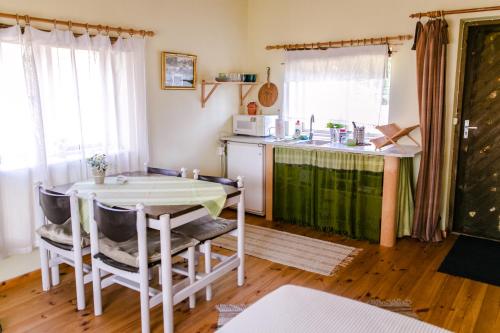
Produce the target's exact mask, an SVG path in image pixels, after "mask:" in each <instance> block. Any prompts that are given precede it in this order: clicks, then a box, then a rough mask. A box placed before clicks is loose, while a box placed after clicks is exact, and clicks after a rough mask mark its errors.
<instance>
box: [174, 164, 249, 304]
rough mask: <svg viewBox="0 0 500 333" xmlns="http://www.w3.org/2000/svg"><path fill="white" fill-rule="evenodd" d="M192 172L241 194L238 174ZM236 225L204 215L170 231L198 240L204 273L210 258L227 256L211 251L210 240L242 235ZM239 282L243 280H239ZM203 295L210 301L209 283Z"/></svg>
mask: <svg viewBox="0 0 500 333" xmlns="http://www.w3.org/2000/svg"><path fill="white" fill-rule="evenodd" d="M193 173H194V179H198V180H203V181H208V182H213V183H219V184H222V185H227V186H232V187H235V188H238V189H239V190H240V191H241V192H242V194H241V195H242V196H243V190H244V189H243V178H242V177H240V176H238V178H237V180H232V179H228V178H222V177H214V176H203V175H200V171H199V170H198V169H195V170H193ZM241 200H243V199H241ZM237 225H238V224H237V221H236V220H229V219H224V218H221V217H217V218H216V219H213V218H212V217H210V216H205V217H203V218H200V219H198V220H196V221H193V222H190V223H188V224H185V225H183V226H180V227H178V228H175V229H173V230H172V232H173V233H178V234H181V235H184V236H186V237H190V238H194V239H196V240H198V241H199V242H200V245H199V246H198V251H199V252H201V253H203V254H204V261H205V274H209V273H210V272H211V271H212V269H213V267H212V259H216V260H218V261H219V262H223V261H224V260H225V259H227V258H228V257H227V256H224V255H221V254H218V253H214V252H212V240H213V239H214V238H217V237H219V236H222V235H225V234H231V235H234V236H237V237H238V236H242V235H239V234H238V228H237ZM198 277H199V278H203V275H198ZM241 283H243V282H242V281H241ZM205 296H206V300H207V301H210V300H211V299H212V285H211V284H209V285H208V286H207V287H206V292H205Z"/></svg>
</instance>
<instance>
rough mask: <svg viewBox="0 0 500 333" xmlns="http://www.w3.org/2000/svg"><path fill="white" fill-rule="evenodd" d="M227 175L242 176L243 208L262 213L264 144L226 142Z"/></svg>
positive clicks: (263, 210) (234, 177)
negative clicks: (243, 189)
mask: <svg viewBox="0 0 500 333" xmlns="http://www.w3.org/2000/svg"><path fill="white" fill-rule="evenodd" d="M227 175H228V177H229V178H231V179H236V177H238V176H242V177H243V181H244V187H245V210H246V211H248V212H251V213H255V214H260V215H264V213H265V206H264V204H265V201H264V190H265V189H264V145H261V144H251V143H240V142H228V143H227Z"/></svg>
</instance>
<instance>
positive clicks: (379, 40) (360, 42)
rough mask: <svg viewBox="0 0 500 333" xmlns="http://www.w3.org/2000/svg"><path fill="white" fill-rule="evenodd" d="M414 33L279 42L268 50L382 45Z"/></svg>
mask: <svg viewBox="0 0 500 333" xmlns="http://www.w3.org/2000/svg"><path fill="white" fill-rule="evenodd" d="M412 38H413V36H412V35H398V36H385V37H376V38H363V39H348V40H338V41H331V42H317V43H299V44H279V45H268V46H266V50H278V49H285V50H286V51H295V50H326V49H329V48H335V47H344V46H365V45H382V44H392V43H391V42H394V41H400V42H401V41H405V40H410V39H412Z"/></svg>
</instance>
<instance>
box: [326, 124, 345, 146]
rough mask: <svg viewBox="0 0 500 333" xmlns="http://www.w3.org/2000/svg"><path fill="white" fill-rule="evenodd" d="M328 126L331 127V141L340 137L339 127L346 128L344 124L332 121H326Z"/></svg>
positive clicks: (336, 140) (335, 140)
mask: <svg viewBox="0 0 500 333" xmlns="http://www.w3.org/2000/svg"><path fill="white" fill-rule="evenodd" d="M326 128H329V129H330V141H331V142H338V141H339V139H340V136H339V129H340V128H344V125H343V124H337V123H333V122H331V121H330V122H328V123H326Z"/></svg>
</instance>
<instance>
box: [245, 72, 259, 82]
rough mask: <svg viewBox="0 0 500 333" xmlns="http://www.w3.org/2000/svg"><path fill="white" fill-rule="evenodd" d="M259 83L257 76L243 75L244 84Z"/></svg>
mask: <svg viewBox="0 0 500 333" xmlns="http://www.w3.org/2000/svg"><path fill="white" fill-rule="evenodd" d="M255 81H257V74H243V82H255Z"/></svg>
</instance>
